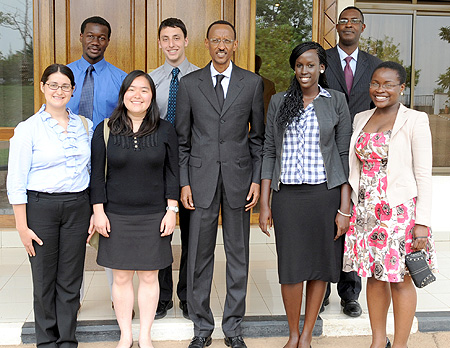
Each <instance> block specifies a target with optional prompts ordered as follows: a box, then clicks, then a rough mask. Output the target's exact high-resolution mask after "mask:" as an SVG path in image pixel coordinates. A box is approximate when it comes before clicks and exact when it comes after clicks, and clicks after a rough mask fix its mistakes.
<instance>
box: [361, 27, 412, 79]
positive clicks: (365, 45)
mask: <svg viewBox="0 0 450 348" xmlns="http://www.w3.org/2000/svg"><path fill="white" fill-rule="evenodd" d="M359 47H360V48H361V49H362V50H363V51H366V52H368V53H370V54H372V55H374V56H377V57H378V58H380V59H381V60H383V61H387V60H390V61H392V62H397V63H399V64H401V65H403V66H404V64H403V60H402V59H400V49H399V47H400V44H396V43H394V39H393V38H392V37H389V36H387V35H385V36H384V38H383V39H373V38H371V37H368V38H361V40H360V44H359ZM405 70H406V88H411V65H408V66H405ZM419 78H420V69H417V70H415V78H414V86H417V84H418V83H419Z"/></svg>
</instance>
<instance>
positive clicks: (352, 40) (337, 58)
mask: <svg viewBox="0 0 450 348" xmlns="http://www.w3.org/2000/svg"><path fill="white" fill-rule="evenodd" d="M365 28H366V25H365V24H364V15H363V13H362V12H361V10H360V9H359V8H357V7H354V6H350V7H346V8H345V9H344V10H343V11H342V12H341V14H340V15H339V20H338V23H337V24H336V30H337V32H338V35H339V43H338V44H337V45H336V46H335V47H333V48H330V49H328V50H327V62H328V68H327V69H326V70H325V75H326V77H327V81H328V85H329V87H330V88H331V89H335V90H338V91H340V92H343V93H344V94H345V96H346V98H347V103H348V108H349V110H350V115H351V117H352V122H353V118H354V117H355V115H356V114H357V113H358V112H361V111H364V110H368V109H370V108H371V104H372V100H371V99H370V95H369V84H370V78H371V77H372V72H373V71H374V69H375V68H376V67H377V66H378V64H380V63H381V60H380V59H378V58H377V57H374V56H372V55H370V54H369V53H367V52H364V51H361V50H360V49H358V45H359V37H360V36H361V33H362V32H363V31H364V29H365ZM372 105H373V104H372ZM337 289H338V293H339V297H340V298H341V306H342V307H343V311H344V313H345V314H347V315H348V316H351V317H359V316H360V315H361V313H362V310H361V306H360V304H359V302H358V298H359V293H360V292H361V278H360V277H359V276H358V275H357V274H356V272H349V273H347V272H341V276H340V279H339V282H338V285H337ZM330 292H331V290H330V284H328V288H327V291H326V293H325V299H324V301H323V304H322V308H321V309H320V311H321V312H323V311H324V310H325V306H326V305H328V303H329V299H328V298H329V296H330Z"/></svg>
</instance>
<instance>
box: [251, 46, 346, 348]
mask: <svg viewBox="0 0 450 348" xmlns="http://www.w3.org/2000/svg"><path fill="white" fill-rule="evenodd" d="M289 63H290V65H291V68H292V69H293V70H294V72H295V76H294V78H293V79H292V83H291V85H290V87H289V89H288V90H287V91H286V92H282V93H278V94H275V95H274V96H273V97H272V99H271V101H270V104H269V110H268V113H267V125H266V135H265V137H266V138H265V142H264V153H263V164H262V173H261V179H262V180H261V200H260V204H261V208H260V209H261V211H260V217H259V225H260V227H261V230H262V231H263V232H264V233H266V234H267V235H269V232H268V227H269V226H271V225H272V217H273V223H274V227H275V239H276V246H277V255H278V275H279V281H280V284H281V294H282V296H283V302H284V307H285V310H286V315H287V319H288V324H289V341H288V342H287V343H286V345H285V346H284V348H310V345H311V340H312V332H313V329H314V325H315V322H316V319H317V316H318V314H319V309H320V306H321V304H322V301H323V298H324V295H325V289H326V286H327V282H334V283H335V282H337V281H338V279H339V274H340V271H341V265H342V248H343V240H342V238H341V239H339V237H340V236H341V235H342V234H344V233H345V232H347V229H348V226H349V217H350V214H349V213H350V186H349V185H348V184H347V177H348V149H349V143H350V136H351V126H350V113H349V111H348V107H347V102H346V100H345V96H344V95H343V94H342V93H340V92H337V91H334V90H327V89H325V88H327V87H328V86H327V82H326V78H325V69H326V68H327V56H326V53H325V50H324V49H323V48H322V46H320V45H319V44H318V43H315V42H305V43H302V44H300V45H298V46H297V47H295V48H294V49H293V51H292V54H291V56H290V58H289ZM271 190H273V197H272V207H270V205H269V197H270V191H271ZM304 282H306V304H305V320H304V324H303V329H302V333H301V335H300V332H299V321H300V311H301V307H302V298H303V294H302V293H303V283H304Z"/></svg>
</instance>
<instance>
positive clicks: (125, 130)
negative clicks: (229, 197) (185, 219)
mask: <svg viewBox="0 0 450 348" xmlns="http://www.w3.org/2000/svg"><path fill="white" fill-rule="evenodd" d="M104 122H108V124H107V127H105V125H104V123H100V124H99V125H98V127H97V128H96V130H95V132H94V136H93V139H92V179H91V203H92V204H93V209H94V217H93V222H92V225H91V228H90V231H89V232H90V233H92V232H95V231H96V232H98V233H100V234H101V236H100V241H99V250H98V256H97V263H98V264H99V265H101V266H104V267H109V268H112V269H113V277H114V281H113V288H112V295H113V300H114V308H115V311H116V317H117V322H118V323H119V327H120V331H121V336H120V341H119V344H118V345H117V347H118V348H128V347H130V346H131V345H132V344H133V336H132V331H131V316H132V310H133V303H134V291H133V282H132V281H133V275H134V273H135V272H136V273H137V275H138V277H139V289H138V304H139V311H140V333H139V345H140V347H141V348H149V347H153V345H152V342H151V337H150V331H151V326H152V323H153V319H154V317H155V312H156V306H157V304H158V298H159V285H158V270H159V269H163V268H166V267H167V266H169V265H170V264H171V263H172V251H171V247H170V237H169V235H170V234H172V232H173V230H174V228H175V223H176V212H177V211H178V208H177V202H178V195H179V177H178V142H177V136H176V133H175V129H174V127H173V126H172V125H171V124H170V123H169V122H167V121H164V120H160V118H159V112H158V106H157V104H156V100H155V85H154V83H153V81H152V79H151V78H150V77H149V76H148V75H147V74H146V73H144V72H143V71H140V70H135V71H133V72H131V73H130V74H128V76H127V77H126V78H125V79H124V81H123V83H122V86H121V88H120V91H119V101H118V106H117V108H116V109H115V110H114V112H113V113H112V115H111V118H110V119H109V121H107V120H105V121H104ZM108 129H109V131H110V136H109V139H108V140H107V146H106V148H105V141H106V139H107V137H105V134H106V133H105V130H106V131H108ZM105 163H106V166H107V170H106V172H105ZM105 177H106V178H105Z"/></svg>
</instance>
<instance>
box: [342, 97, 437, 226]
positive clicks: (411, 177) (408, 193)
mask: <svg viewBox="0 0 450 348" xmlns="http://www.w3.org/2000/svg"><path fill="white" fill-rule="evenodd" d="M375 110H376V109H372V110H367V111H364V112H361V113H359V114H357V115H356V116H355V120H354V122H353V135H352V138H351V141H350V151H349V165H350V173H349V180H348V181H349V183H350V185H351V187H352V201H353V203H354V204H356V203H357V202H358V198H357V197H358V188H359V176H360V169H361V162H360V161H359V159H358V157H357V156H356V153H355V144H356V140H357V138H358V136H359V134H360V132H361V130H362V129H363V128H364V126H365V125H366V123H367V121H369V119H370V118H371V117H372V115H373V113H374V112H375ZM432 160H433V156H432V152H431V131H430V125H429V120H428V115H427V114H426V113H425V112H420V111H416V110H412V109H408V108H407V107H405V106H404V105H403V104H400V108H399V109H398V113H397V118H396V119H395V122H394V127H393V128H392V134H391V140H390V143H389V152H388V163H387V190H386V193H387V199H388V202H389V205H390V206H391V207H395V206H397V205H400V204H402V203H405V202H407V201H408V200H409V199H411V198H414V197H417V204H416V224H420V225H425V226H430V224H431V171H432Z"/></svg>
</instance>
